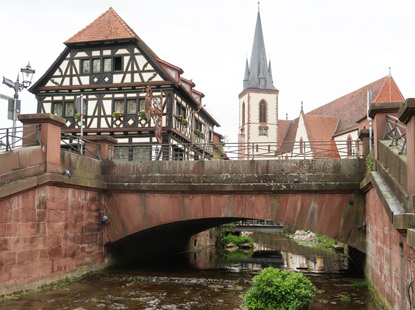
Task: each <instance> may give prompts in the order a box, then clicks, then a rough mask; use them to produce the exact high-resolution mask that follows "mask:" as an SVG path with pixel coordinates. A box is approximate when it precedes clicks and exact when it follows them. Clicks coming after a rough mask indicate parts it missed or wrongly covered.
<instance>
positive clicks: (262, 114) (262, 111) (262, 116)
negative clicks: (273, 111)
mask: <svg viewBox="0 0 415 310" xmlns="http://www.w3.org/2000/svg"><path fill="white" fill-rule="evenodd" d="M259 122H260V123H266V122H267V104H266V103H265V101H264V100H262V101H261V102H260V104H259Z"/></svg>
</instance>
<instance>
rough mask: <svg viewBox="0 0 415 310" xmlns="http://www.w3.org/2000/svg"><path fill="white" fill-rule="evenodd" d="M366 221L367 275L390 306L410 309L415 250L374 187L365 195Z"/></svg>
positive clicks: (414, 300) (414, 271)
mask: <svg viewBox="0 0 415 310" xmlns="http://www.w3.org/2000/svg"><path fill="white" fill-rule="evenodd" d="M366 224H367V232H366V246H367V248H366V275H367V278H368V280H369V282H370V284H371V286H372V287H373V289H374V290H375V291H376V292H377V295H378V296H382V297H381V298H382V299H383V300H382V301H383V302H384V303H385V304H387V305H389V306H390V307H391V309H409V299H408V287H409V285H410V283H411V282H412V281H414V280H415V278H414V275H415V250H414V248H412V247H409V246H408V244H407V240H406V236H405V235H403V234H400V233H399V232H398V231H397V230H396V229H395V227H394V226H393V223H391V221H390V219H389V217H388V214H387V212H386V210H385V208H384V206H383V204H382V202H381V200H380V198H379V197H378V195H377V193H376V190H375V189H374V188H372V189H371V190H369V192H368V193H367V195H366ZM414 303H415V299H413V300H412V305H414Z"/></svg>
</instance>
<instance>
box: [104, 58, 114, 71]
mask: <svg viewBox="0 0 415 310" xmlns="http://www.w3.org/2000/svg"><path fill="white" fill-rule="evenodd" d="M111 64H112V61H111V58H104V72H111Z"/></svg>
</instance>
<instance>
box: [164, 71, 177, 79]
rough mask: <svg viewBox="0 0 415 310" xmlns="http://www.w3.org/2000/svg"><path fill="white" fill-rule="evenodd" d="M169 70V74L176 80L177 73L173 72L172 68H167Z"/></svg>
mask: <svg viewBox="0 0 415 310" xmlns="http://www.w3.org/2000/svg"><path fill="white" fill-rule="evenodd" d="M166 69H167V72H169V73H170V75H171V76H172V77H173V78H174V79H177V72H176V70H173V69H171V68H166Z"/></svg>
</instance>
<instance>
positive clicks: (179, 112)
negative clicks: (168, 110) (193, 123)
mask: <svg viewBox="0 0 415 310" xmlns="http://www.w3.org/2000/svg"><path fill="white" fill-rule="evenodd" d="M178 115H181V116H182V117H183V118H186V109H185V107H184V106H182V105H181V104H180V103H178V102H177V101H176V116H178Z"/></svg>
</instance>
